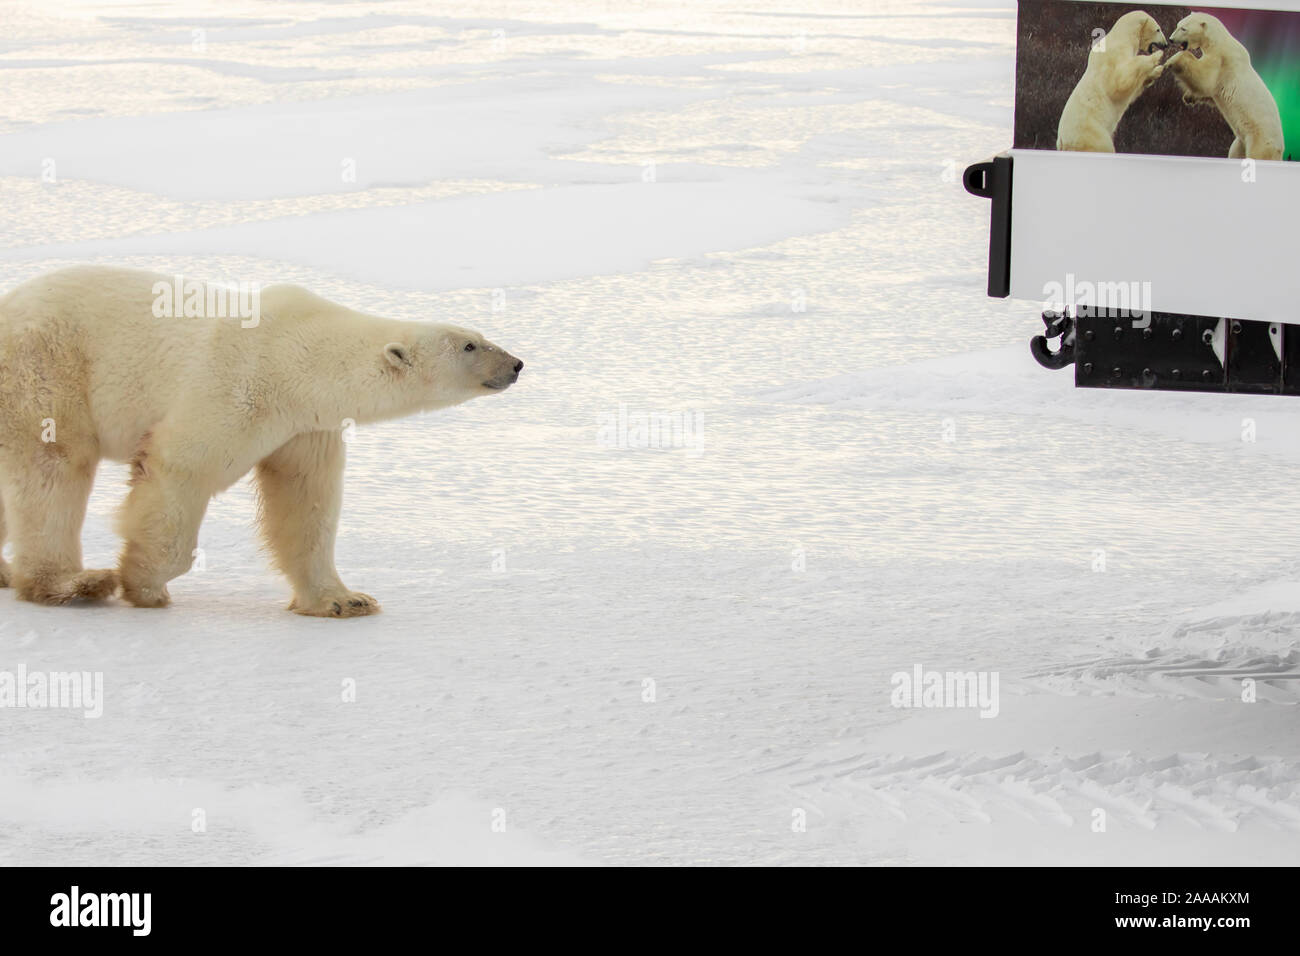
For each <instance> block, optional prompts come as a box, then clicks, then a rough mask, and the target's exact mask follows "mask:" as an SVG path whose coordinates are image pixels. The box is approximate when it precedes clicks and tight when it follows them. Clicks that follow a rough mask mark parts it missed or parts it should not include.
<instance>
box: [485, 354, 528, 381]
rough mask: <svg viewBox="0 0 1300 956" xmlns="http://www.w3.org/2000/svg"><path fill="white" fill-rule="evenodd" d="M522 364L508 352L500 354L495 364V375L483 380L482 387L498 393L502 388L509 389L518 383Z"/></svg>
mask: <svg viewBox="0 0 1300 956" xmlns="http://www.w3.org/2000/svg"><path fill="white" fill-rule="evenodd" d="M523 368H524V363H523V362H522V361H520V360H519V359H517V358H515V357H514V356H513V355H511V354H510V353H509V352H503V353H501V358H500V360H499V362H498V363H497V369H496V372H495V374H493V375H492V376H490V377H489V378H486V379H484V380H483V387H484V388H490V389H492V390H493V391H500V390H501V389H503V388H509V387H510V386H511V385H513V384H514V383H515V382H517V381H519V373H520V372H522V371H523Z"/></svg>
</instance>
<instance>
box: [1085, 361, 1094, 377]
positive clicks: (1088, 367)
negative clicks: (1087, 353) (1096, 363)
mask: <svg viewBox="0 0 1300 956" xmlns="http://www.w3.org/2000/svg"><path fill="white" fill-rule="evenodd" d="M1083 374H1084V375H1091V374H1092V363H1091V362H1084V363H1083Z"/></svg>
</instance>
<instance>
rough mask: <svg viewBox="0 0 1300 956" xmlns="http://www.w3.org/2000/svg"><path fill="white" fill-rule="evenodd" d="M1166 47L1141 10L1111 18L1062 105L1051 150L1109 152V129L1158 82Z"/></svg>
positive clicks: (1112, 138)
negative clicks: (1054, 142) (1106, 31)
mask: <svg viewBox="0 0 1300 956" xmlns="http://www.w3.org/2000/svg"><path fill="white" fill-rule="evenodd" d="M1167 45H1168V43H1167V41H1166V40H1165V35H1164V34H1163V33H1161V32H1160V24H1158V23H1156V21H1155V20H1153V19H1152V18H1151V17H1150V16H1149V15H1148V14H1147V13H1145V12H1144V11H1142V10H1134V11H1132V12H1130V13H1126V14H1124V15H1123V16H1122V17H1120V18H1119V19H1118V20H1116V21H1115V25H1114V26H1113V27H1111V29H1110V32H1109V33H1107V34H1106V36H1105V37H1104V38H1102V39H1100V40H1099V41H1097V42H1096V43H1095V44H1094V45H1093V48H1092V51H1091V52H1089V54H1088V68H1087V69H1086V70H1084V72H1083V76H1082V77H1081V78H1080V79H1079V82H1078V84H1077V85H1076V86H1075V87H1074V92H1072V93H1071V94H1070V98H1069V99H1068V100H1066V101H1065V109H1064V110H1062V111H1061V122H1060V124H1059V125H1058V127H1057V131H1056V148H1057V149H1072V150H1083V151H1085V152H1090V153H1113V152H1115V128H1116V127H1117V126H1119V121H1120V119H1121V118H1123V116H1124V113H1125V111H1127V110H1128V108H1129V107H1130V106H1132V105H1133V101H1134V100H1136V99H1137V98H1138V97H1139V96H1141V95H1142V91H1143V90H1145V89H1146V88H1147V87H1148V86H1150V85H1151V84H1152V83H1154V82H1155V81H1156V80H1157V79H1159V78H1160V74H1161V72H1163V70H1164V67H1163V66H1162V65H1161V63H1160V60H1161V58H1162V57H1164V50H1165V47H1166V46H1167ZM1142 54H1146V55H1142Z"/></svg>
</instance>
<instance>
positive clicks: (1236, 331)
mask: <svg viewBox="0 0 1300 956" xmlns="http://www.w3.org/2000/svg"><path fill="white" fill-rule="evenodd" d="M1232 334H1233V335H1240V334H1241V323H1240V322H1233V323H1232Z"/></svg>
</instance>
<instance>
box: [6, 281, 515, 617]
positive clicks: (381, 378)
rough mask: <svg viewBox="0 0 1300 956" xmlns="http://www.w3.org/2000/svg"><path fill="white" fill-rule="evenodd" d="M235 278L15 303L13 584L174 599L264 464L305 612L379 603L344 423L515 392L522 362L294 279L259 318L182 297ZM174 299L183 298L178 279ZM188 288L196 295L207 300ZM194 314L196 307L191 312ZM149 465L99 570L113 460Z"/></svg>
mask: <svg viewBox="0 0 1300 956" xmlns="http://www.w3.org/2000/svg"><path fill="white" fill-rule="evenodd" d="M173 285H175V286H176V287H178V288H183V289H185V290H187V296H186V301H187V302H188V303H189V304H193V303H194V302H196V301H197V303H199V304H200V306H201V305H202V304H203V303H204V302H205V300H206V302H207V303H209V304H211V303H213V302H214V301H216V302H220V301H221V300H222V299H223V298H224V297H225V293H224V290H222V293H221V295H216V292H217V290H218V289H219V287H217V286H212V285H207V284H203V283H197V282H191V283H186V284H184V285H182V284H181V283H180V282H179V281H176V280H174V279H173V278H172V277H167V276H160V275H154V274H152V273H147V272H139V271H135V270H130V269H117V268H108V267H97V266H85V267H75V268H70V269H65V270H61V271H58V272H53V273H50V274H48V275H44V276H40V277H39V278H36V279H32V280H30V281H28V282H26V283H24V284H22V285H20V286H18V287H17V288H16V289H13V290H12V291H11V292H9V294H8V295H6V296H4V297H3V298H0V546H2V545H3V544H4V541H5V540H6V536H7V537H8V540H10V541H12V542H13V548H14V552H13V567H12V569H10V568H9V567H7V566H6V565H5V563H4V561H3V560H0V586H7V585H8V584H10V583H12V584H13V586H14V588H15V589H16V590H17V594H18V597H19V598H22V599H23V600H27V601H35V602H38V603H41V604H68V603H71V602H74V601H80V600H102V599H105V598H108V597H111V596H112V595H113V594H114V593H115V592H116V591H117V590H118V588H119V587H120V588H121V590H122V593H123V596H124V597H125V598H126V599H127V600H128V601H130V602H131V603H132V604H135V605H136V606H138V607H161V606H163V605H165V604H167V603H168V602H169V600H170V598H169V596H168V593H167V587H166V585H167V582H168V581H170V580H171V579H172V578H175V577H177V576H178V575H181V574H183V573H185V572H186V571H187V570H189V568H190V565H191V563H192V561H193V555H194V552H195V549H196V547H197V543H198V531H199V523H200V522H201V521H202V519H203V515H204V512H205V510H206V508H207V504H208V501H209V500H210V499H211V498H212V496H213V495H215V494H217V493H218V492H220V491H222V490H224V489H226V488H229V487H230V486H231V485H232V484H234V483H235V482H236V481H238V480H239V478H241V477H242V476H243V475H245V474H246V473H248V472H250V471H254V470H255V471H256V480H257V486H258V492H259V494H260V499H261V524H262V531H263V535H264V538H265V541H266V545H267V548H268V550H269V551H270V554H271V557H272V558H273V560H274V562H275V564H276V566H277V567H278V568H279V569H280V571H282V572H283V573H284V574H285V576H286V577H288V579H289V582H290V583H291V584H292V586H293V602H292V604H291V605H290V609H291V610H294V611H296V612H298V613H299V614H308V615H314V616H318V617H357V616H360V615H365V614H373V613H375V612H376V611H378V610H379V605H378V604H377V603H376V602H375V600H374V599H373V598H371V597H370V596H368V595H366V594H361V593H358V592H356V591H352V590H350V589H348V588H347V587H346V586H345V585H344V584H343V582H342V581H340V580H339V576H338V573H337V572H336V571H335V569H334V537H335V533H336V530H337V528H338V520H339V509H340V506H341V502H342V490H343V458H344V453H343V434H342V432H343V429H344V428H345V427H347V426H348V425H349V424H351V423H354V422H355V423H357V424H364V423H367V422H377V421H381V420H384V419H391V418H399V417H401V416H404V415H410V414H412V413H415V412H418V411H423V410H428V409H435V408H445V407H447V406H450V405H456V404H458V403H460V402H464V401H466V400H467V399H471V398H474V397H475V396H478V395H488V394H492V393H495V392H500V391H502V390H503V389H506V388H509V387H510V385H511V384H512V383H513V382H515V381H516V379H518V377H519V370H520V369H521V368H522V367H523V363H522V362H520V361H519V360H518V359H517V358H515V357H514V356H513V355H511V354H510V353H509V352H506V351H505V350H504V349H501V348H499V347H497V346H495V345H493V344H491V343H490V342H487V341H485V340H484V338H483V337H482V336H481V335H479V334H478V333H477V332H472V331H469V330H467V329H462V328H457V327H455V326H450V325H434V324H428V323H422V322H403V321H397V320H392V319H384V318H378V317H376V316H371V315H366V314H365V313H362V312H357V311H354V310H352V309H349V308H346V307H344V306H342V305H336V304H335V303H333V302H328V301H326V300H325V299H322V298H320V297H318V296H315V295H313V294H312V293H310V292H308V291H306V290H305V289H301V288H298V287H297V286H291V285H277V286H271V287H269V288H266V289H264V290H261V292H260V303H259V304H260V310H259V312H258V314H257V315H256V317H255V318H256V320H255V321H249V320H247V319H246V318H244V317H242V316H234V317H226V318H218V317H188V318H187V317H183V316H184V315H185V314H189V315H191V316H193V315H194V314H195V313H194V311H191V310H189V309H186V310H182V309H181V308H180V303H176V307H175V308H172V309H168V308H164V309H162V310H161V311H162V312H164V313H168V312H170V313H171V314H164V315H163V316H162V317H160V316H159V314H158V313H159V311H160V310H159V309H158V304H159V301H160V298H165V299H166V300H167V304H168V305H170V303H171V300H172V296H171V295H170V287H172V286H173ZM164 290H165V291H167V292H168V294H167V295H166V296H165V297H164V296H162V295H161V293H162V292H163V291H164ZM189 290H194V294H193V295H192V296H190V295H188V291H189ZM174 314H179V315H181V316H182V317H172V315H174ZM104 458H107V459H110V460H113V461H129V462H130V463H131V490H130V493H129V494H128V496H127V499H126V502H125V504H124V505H123V508H122V512H121V515H120V519H119V526H118V530H119V532H120V533H121V535H122V537H123V538H124V539H125V546H124V548H123V550H122V554H121V559H120V562H119V566H118V568H117V569H116V570H92V571H87V570H83V568H82V566H81V525H82V520H83V518H84V517H85V513H86V501H87V498H88V496H89V495H90V491H91V485H92V483H93V481H94V477H95V471H96V468H97V467H98V464H99V462H100V460H101V459H104Z"/></svg>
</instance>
